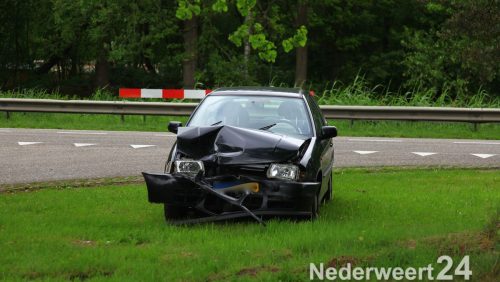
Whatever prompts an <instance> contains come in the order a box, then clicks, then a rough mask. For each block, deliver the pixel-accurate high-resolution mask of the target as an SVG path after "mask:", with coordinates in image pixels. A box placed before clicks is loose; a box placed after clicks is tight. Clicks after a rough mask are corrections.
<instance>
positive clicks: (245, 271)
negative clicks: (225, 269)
mask: <svg viewBox="0 0 500 282" xmlns="http://www.w3.org/2000/svg"><path fill="white" fill-rule="evenodd" d="M278 271H280V269H279V268H277V267H274V266H258V267H247V268H242V269H240V270H239V271H238V272H237V273H236V275H238V276H251V277H255V276H257V275H258V274H259V273H261V272H273V273H274V272H278Z"/></svg>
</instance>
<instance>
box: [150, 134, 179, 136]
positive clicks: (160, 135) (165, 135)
mask: <svg viewBox="0 0 500 282" xmlns="http://www.w3.org/2000/svg"><path fill="white" fill-rule="evenodd" d="M155 136H157V137H172V136H175V134H155Z"/></svg>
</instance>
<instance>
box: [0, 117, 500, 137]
mask: <svg viewBox="0 0 500 282" xmlns="http://www.w3.org/2000/svg"><path fill="white" fill-rule="evenodd" d="M171 120H178V121H182V122H183V123H185V122H186V121H187V117H162V116H147V117H145V118H144V117H143V116H125V117H124V120H123V121H122V120H121V117H120V116H116V115H89V114H84V115H79V114H46V113H10V118H9V119H7V117H6V115H5V114H4V113H0V128H54V129H82V130H83V129H86V130H133V131H159V132H163V131H166V130H167V129H166V128H167V124H168V122H169V121H171ZM329 123H330V124H332V125H336V126H337V128H338V129H339V134H340V136H367V137H369V136H379V137H415V138H420V137H427V138H468V139H500V124H481V125H478V128H477V130H474V128H473V126H472V125H471V124H467V123H440V122H412V121H355V122H353V123H351V122H350V121H345V120H335V121H330V122H329Z"/></svg>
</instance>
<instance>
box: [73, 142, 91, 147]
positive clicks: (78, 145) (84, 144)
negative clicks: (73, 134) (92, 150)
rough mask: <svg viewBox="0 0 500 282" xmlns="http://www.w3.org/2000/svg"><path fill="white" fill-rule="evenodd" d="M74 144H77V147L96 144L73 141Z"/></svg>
mask: <svg viewBox="0 0 500 282" xmlns="http://www.w3.org/2000/svg"><path fill="white" fill-rule="evenodd" d="M73 145H75V147H88V146H94V145H95V144H91V143H73Z"/></svg>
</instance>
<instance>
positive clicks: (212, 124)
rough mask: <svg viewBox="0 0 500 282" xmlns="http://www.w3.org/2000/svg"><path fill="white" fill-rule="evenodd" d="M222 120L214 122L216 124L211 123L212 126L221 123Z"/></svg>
mask: <svg viewBox="0 0 500 282" xmlns="http://www.w3.org/2000/svg"><path fill="white" fill-rule="evenodd" d="M221 122H222V120H219V121H218V122H216V123H214V124H211V125H210V126H214V125H217V124H219V123H221Z"/></svg>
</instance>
